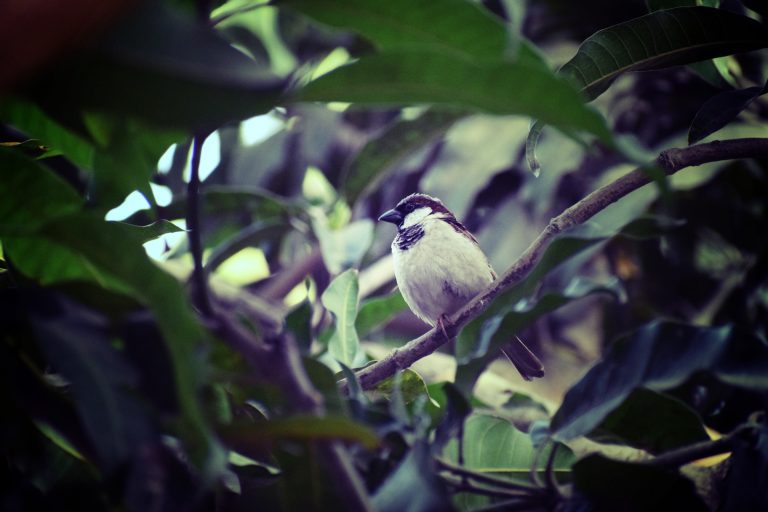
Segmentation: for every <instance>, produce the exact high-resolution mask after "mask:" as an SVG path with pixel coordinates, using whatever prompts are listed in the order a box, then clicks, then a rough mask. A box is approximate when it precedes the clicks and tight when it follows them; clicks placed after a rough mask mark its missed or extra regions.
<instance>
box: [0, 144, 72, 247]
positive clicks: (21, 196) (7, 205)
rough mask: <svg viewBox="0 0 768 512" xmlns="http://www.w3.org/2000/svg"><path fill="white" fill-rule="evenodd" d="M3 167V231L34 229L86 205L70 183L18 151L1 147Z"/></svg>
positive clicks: (0, 214)
mask: <svg viewBox="0 0 768 512" xmlns="http://www.w3.org/2000/svg"><path fill="white" fill-rule="evenodd" d="M0 167H2V170H3V174H2V181H3V187H2V189H1V190H2V191H3V193H2V194H0V235H3V236H5V235H12V234H28V233H31V232H33V231H34V230H35V229H36V228H37V227H39V226H41V225H43V224H44V223H45V222H47V221H48V220H50V219H53V218H56V217H58V216H60V215H65V214H67V213H72V212H75V211H77V210H79V209H80V208H81V207H82V205H83V201H82V200H81V199H80V196H78V194H77V192H75V190H74V189H73V188H72V187H70V186H69V184H68V183H66V182H65V181H64V180H62V179H61V178H59V177H58V176H56V175H55V174H53V173H52V172H51V171H49V170H48V169H46V168H45V167H43V166H42V165H41V164H40V163H38V162H36V161H35V160H32V159H30V158H28V157H26V156H24V155H23V154H21V153H19V152H16V151H13V150H10V149H6V148H0Z"/></svg>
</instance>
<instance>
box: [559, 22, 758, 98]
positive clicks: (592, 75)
mask: <svg viewBox="0 0 768 512" xmlns="http://www.w3.org/2000/svg"><path fill="white" fill-rule="evenodd" d="M766 46H768V29H767V28H766V27H765V26H763V25H761V24H760V23H758V22H756V21H755V20H753V19H751V18H748V17H746V16H740V15H738V14H734V13H732V12H730V11H724V10H720V9H713V8H710V7H677V8H674V9H669V10H662V11H656V12H653V13H651V14H647V15H645V16H641V17H639V18H635V19H633V20H630V21H627V22H624V23H619V24H618V25H614V26H612V27H609V28H606V29H603V30H601V31H599V32H596V33H595V34H593V35H592V36H590V37H589V38H587V39H586V40H585V41H584V42H583V43H582V44H581V46H580V47H579V50H578V52H577V53H576V55H575V56H574V57H573V59H571V60H570V61H568V62H566V63H565V64H564V65H563V67H562V68H561V69H560V71H559V73H560V74H561V75H563V76H565V77H567V78H568V80H569V81H571V83H573V84H574V85H576V86H577V87H579V88H580V89H581V90H582V91H583V92H584V94H585V95H586V97H587V98H588V99H594V98H596V97H597V96H599V95H600V94H601V93H602V92H603V91H605V89H607V88H608V86H609V85H610V84H611V82H612V81H613V80H614V79H615V78H616V77H617V76H619V75H620V74H621V73H625V72H627V71H639V70H646V69H660V68H664V67H669V66H676V65H681V64H689V63H692V62H698V61H701V60H705V59H711V58H714V57H720V56H723V55H731V54H733V53H740V52H748V51H752V50H758V49H760V48H765V47H766Z"/></svg>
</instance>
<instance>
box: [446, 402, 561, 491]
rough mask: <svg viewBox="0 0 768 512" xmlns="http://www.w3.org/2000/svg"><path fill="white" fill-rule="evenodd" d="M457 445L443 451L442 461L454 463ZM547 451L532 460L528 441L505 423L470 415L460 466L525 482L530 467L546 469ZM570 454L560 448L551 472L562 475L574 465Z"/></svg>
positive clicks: (525, 436)
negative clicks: (535, 463) (553, 470)
mask: <svg viewBox="0 0 768 512" xmlns="http://www.w3.org/2000/svg"><path fill="white" fill-rule="evenodd" d="M457 448H458V442H457V441H456V440H455V439H454V440H453V441H451V442H450V443H448V445H447V446H446V448H445V452H444V453H445V457H446V459H448V460H449V461H451V462H454V463H456V462H458V452H457ZM549 450H551V448H549V449H547V450H545V452H544V453H542V454H541V455H540V456H539V457H538V461H536V460H535V459H536V458H537V457H536V449H535V448H534V447H533V444H532V442H531V437H530V436H529V435H528V434H526V433H525V432H521V431H520V430H517V429H516V428H515V427H514V425H512V423H510V422H509V420H506V419H503V418H499V417H496V416H492V415H489V414H483V413H474V414H472V415H471V416H469V418H467V420H466V422H465V423H464V466H465V467H466V468H467V469H473V470H476V471H479V472H481V473H493V474H498V475H501V476H507V477H510V478H522V479H524V480H528V479H529V476H530V472H531V467H532V466H533V465H534V462H537V464H538V465H537V466H536V467H537V468H539V469H543V468H544V467H545V465H546V461H547V454H548V453H549ZM574 461H575V457H574V455H573V452H571V450H569V449H568V448H566V447H563V446H561V447H560V448H559V449H558V451H557V453H556V454H555V462H554V466H553V467H554V469H555V471H558V472H566V471H568V470H569V469H570V467H571V465H572V464H573V463H574Z"/></svg>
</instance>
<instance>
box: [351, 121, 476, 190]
mask: <svg viewBox="0 0 768 512" xmlns="http://www.w3.org/2000/svg"><path fill="white" fill-rule="evenodd" d="M461 117H463V114H461V113H457V112H440V111H436V110H428V111H427V112H425V113H423V114H422V115H420V116H419V117H418V118H416V119H413V120H407V121H398V122H396V123H395V124H393V125H392V126H390V127H389V128H388V129H387V131H386V132H385V133H384V134H382V135H380V136H378V137H376V138H375V139H373V140H371V141H370V142H368V144H366V145H365V147H363V149H361V150H360V152H359V153H358V154H357V155H356V156H355V158H354V160H352V162H351V163H350V164H349V165H348V166H347V168H346V169H345V170H344V174H343V177H342V179H341V184H342V190H341V191H342V193H343V194H344V196H345V197H346V198H347V201H348V202H349V203H350V204H354V203H355V201H357V199H358V198H359V197H360V196H361V195H363V194H364V193H365V191H366V190H372V189H375V188H377V187H378V186H379V185H380V184H381V182H382V181H383V180H385V179H386V178H387V176H388V175H389V174H390V173H391V172H392V171H394V170H396V169H397V166H398V165H401V164H402V163H403V161H404V160H406V159H407V158H408V157H409V156H411V155H412V154H413V153H415V152H416V151H418V150H419V149H420V148H423V147H424V146H426V145H427V144H429V143H430V142H432V141H434V140H435V139H437V138H438V137H440V136H442V135H443V134H444V133H445V132H446V131H447V130H448V128H450V127H451V125H452V124H453V123H454V122H456V121H457V120H458V119H460V118H461Z"/></svg>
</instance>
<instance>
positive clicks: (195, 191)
mask: <svg viewBox="0 0 768 512" xmlns="http://www.w3.org/2000/svg"><path fill="white" fill-rule="evenodd" d="M206 136H207V135H206V134H197V135H195V136H194V138H193V140H192V165H191V169H190V173H189V184H188V185H187V236H188V238H189V251H190V253H191V254H192V261H193V263H194V268H193V269H192V302H193V304H194V305H195V307H196V308H197V309H198V310H200V312H201V313H202V314H203V316H204V317H208V318H210V317H211V315H212V314H213V308H212V307H211V299H210V296H209V294H208V282H207V279H206V277H205V271H204V269H203V242H202V237H201V234H200V155H201V153H202V146H203V142H204V141H205V138H206Z"/></svg>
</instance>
